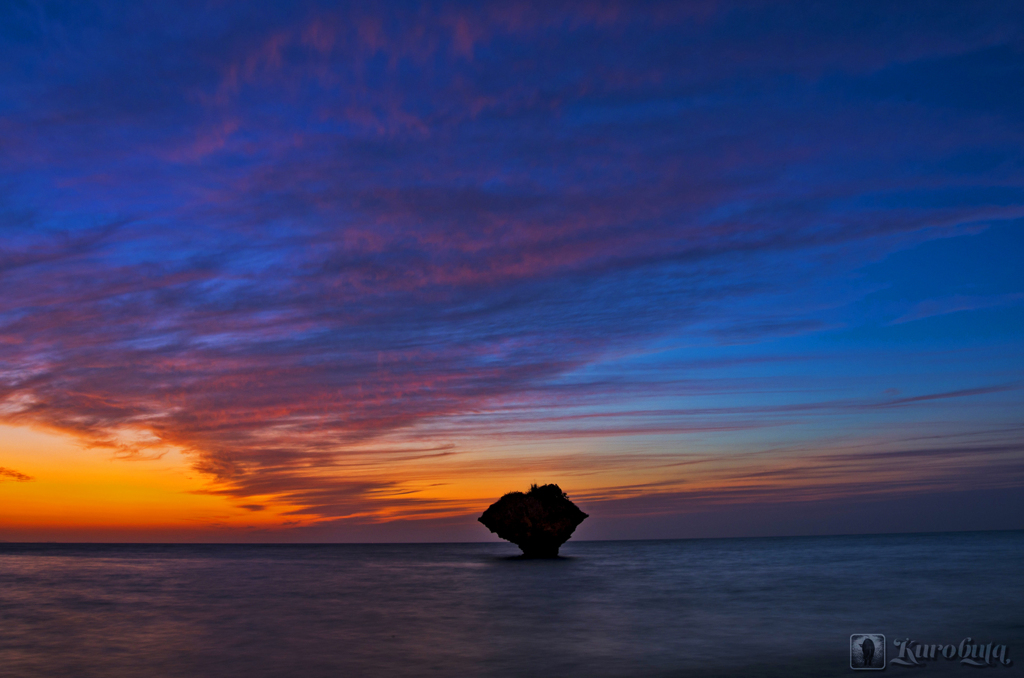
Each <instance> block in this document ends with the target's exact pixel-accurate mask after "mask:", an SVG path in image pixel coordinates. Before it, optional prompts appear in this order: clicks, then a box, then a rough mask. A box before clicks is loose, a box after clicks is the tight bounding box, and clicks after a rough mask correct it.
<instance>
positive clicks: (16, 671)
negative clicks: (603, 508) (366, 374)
mask: <svg viewBox="0 0 1024 678" xmlns="http://www.w3.org/2000/svg"><path fill="white" fill-rule="evenodd" d="M515 553H518V550H517V549H516V548H515V547H514V546H512V545H506V544H402V545H322V546H234V545H233V546H206V545H203V546H192V545H170V546H126V545H112V546H99V545H19V544H0V675H3V676H104V677H105V676H112V677H120V676H126V677H127V676H132V677H136V676H245V677H247V678H259V677H263V676H430V675H444V676H541V675H546V676H683V675H686V676H776V675H777V676H833V675H845V676H853V675H856V674H855V673H854V672H853V671H851V670H850V668H849V636H850V634H851V633H865V632H866V633H884V634H886V637H887V638H888V642H889V645H887V648H886V649H887V652H888V654H889V657H890V658H891V657H892V656H894V650H895V648H894V647H893V646H892V645H891V643H892V640H893V639H894V638H905V637H910V638H913V639H917V640H921V641H923V642H928V643H959V642H960V641H961V640H963V638H964V637H965V636H971V637H973V638H974V639H975V640H976V641H980V642H983V643H988V642H995V643H1003V644H1007V645H1009V646H1010V656H1011V657H1012V658H1013V659H1014V660H1015V661H1014V664H1013V666H1011V667H994V668H988V669H972V668H969V667H966V666H961V665H959V663H958V662H956V661H945V660H938V661H936V662H929V663H928V664H927V665H926V666H925V667H923V668H919V669H902V668H900V667H897V666H890V667H889V668H888V669H887V670H888V672H889V673H901V674H902V673H907V671H913V672H916V673H912V674H908V675H920V676H924V675H931V676H936V675H943V676H945V675H963V676H973V675H974V672H976V671H978V670H982V671H984V675H992V676H999V675H1006V676H1011V675H1022V674H1024V672H1022V669H1021V667H1022V666H1024V533H1022V532H1001V533H971V534H941V535H909V536H906V535H899V536H873V537H805V538H784V539H727V540H682V541H646V542H643V541H635V542H569V543H568V544H566V546H564V547H563V549H562V553H563V554H564V556H565V557H564V558H561V559H558V560H554V561H528V560H520V559H515V558H510V557H509V556H512V555H513V554H515Z"/></svg>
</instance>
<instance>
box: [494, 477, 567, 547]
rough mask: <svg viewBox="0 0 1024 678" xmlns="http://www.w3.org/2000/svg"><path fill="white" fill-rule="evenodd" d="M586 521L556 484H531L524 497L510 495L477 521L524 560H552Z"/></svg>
mask: <svg viewBox="0 0 1024 678" xmlns="http://www.w3.org/2000/svg"><path fill="white" fill-rule="evenodd" d="M586 518H587V514H586V513H584V512H583V511H581V510H579V509H578V508H577V507H576V504H574V503H572V502H571V501H569V497H568V496H566V494H565V492H562V488H560V487H558V485H541V486H540V487H537V486H536V485H533V486H531V487H530V491H529V492H527V493H525V494H524V493H522V492H509V493H508V494H506V495H505V496H504V497H502V498H501V499H499V500H498V501H496V502H494V503H493V504H491V506H490V507H489V508H488V509H487V510H486V511H484V514H483V515H482V516H480V517H479V518H478V520H479V521H480V522H481V523H483V524H484V526H485V527H486V528H487V529H488V530H490V531H491V532H494V533H495V534H497V535H498V536H499V537H501V538H502V539H507V540H508V541H510V542H512V543H513V544H515V545H516V546H518V547H519V548H521V549H522V550H523V555H525V556H526V557H527V558H554V557H556V556H557V555H558V548H559V547H560V546H561V545H562V544H564V543H565V542H567V541H568V540H569V537H571V536H572V533H573V531H574V530H575V529H576V527H577V526H578V525H579V524H580V523H582V522H583V521H584V520H585V519H586Z"/></svg>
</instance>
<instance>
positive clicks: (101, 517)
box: [0, 426, 285, 534]
mask: <svg viewBox="0 0 1024 678" xmlns="http://www.w3.org/2000/svg"><path fill="white" fill-rule="evenodd" d="M0 440H2V441H3V459H2V464H0V465H2V466H4V467H6V468H11V469H14V470H17V472H19V473H21V474H24V475H26V476H29V477H30V478H31V480H28V481H17V480H5V482H2V483H0V498H2V501H0V526H2V528H3V529H5V530H16V531H18V532H24V531H30V530H38V531H40V532H41V533H44V534H45V533H46V532H48V531H50V530H53V529H67V530H89V529H95V528H120V529H129V530H138V529H144V530H147V531H148V530H155V531H160V530H178V529H203V528H206V527H209V526H210V525H216V526H225V527H226V526H236V527H246V526H267V525H273V524H280V523H281V521H282V520H284V519H285V518H282V516H281V515H280V513H279V509H275V508H272V507H268V510H265V511H251V510H248V509H245V508H241V507H239V506H236V505H235V504H234V503H233V502H232V500H231V499H230V498H228V497H223V496H218V495H215V494H209V493H207V492H205V490H206V489H207V488H208V486H209V483H208V481H207V480H206V479H204V478H203V477H202V476H201V475H200V474H199V473H197V472H196V471H195V470H193V469H192V468H191V466H190V463H189V460H188V458H187V457H186V456H185V455H183V454H182V453H181V452H180V451H178V450H174V449H167V450H164V453H163V454H162V456H160V457H159V458H149V459H147V460H138V461H136V460H124V459H117V458H114V457H113V456H112V455H111V451H110V450H109V449H104V448H88V447H85V446H84V445H82V444H81V443H79V442H78V441H76V440H75V439H74V438H73V437H71V436H69V435H63V434H59V433H53V432H47V431H42V430H39V429H33V428H28V427H15V426H0Z"/></svg>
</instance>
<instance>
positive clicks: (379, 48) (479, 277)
mask: <svg viewBox="0 0 1024 678" xmlns="http://www.w3.org/2000/svg"><path fill="white" fill-rule="evenodd" d="M0 17H2V18H0V50H2V51H0V53H2V55H3V58H2V59H0V290H2V292H3V293H2V295H0V540H7V541H38V540H43V541H50V540H52V541H97V540H99V541H121V540H125V541H193V540H195V541H407V540H412V541H445V540H459V541H462V540H485V539H494V537H493V536H492V535H489V534H488V532H487V530H486V529H485V528H483V527H482V526H481V525H480V524H478V523H477V522H476V517H477V516H478V515H479V514H480V513H481V512H482V510H483V509H484V508H486V507H487V505H488V504H490V503H491V502H492V501H494V500H495V499H497V498H498V497H499V496H500V495H501V494H503V493H504V492H506V491H509V490H515V489H526V487H527V486H528V485H529V484H530V483H531V482H539V483H545V482H556V483H558V484H560V485H561V487H562V488H563V489H565V490H566V491H567V492H568V493H569V495H570V497H571V498H572V499H573V500H574V501H576V502H577V503H578V504H579V505H580V507H581V508H583V510H585V511H587V512H588V513H589V514H590V515H591V518H590V519H589V520H588V521H587V522H585V523H584V524H583V525H582V526H581V527H580V528H579V530H578V531H577V538H583V539H605V538H636V537H692V536H702V537H713V536H735V535H769V534H827V533H850V532H890V531H918V530H954V529H955V530H960V529H1006V528H1024V350H1022V348H1024V265H1022V264H1021V259H1022V256H1021V255H1022V254H1024V5H1022V4H1021V3H1020V2H1005V3H1000V2H983V3H967V2H948V3H944V2H935V1H934V0H927V1H925V2H919V3H913V2H906V3H891V2H877V3H868V2H864V3H860V2H858V3H835V2H816V3H788V4H786V5H785V6H782V5H780V4H779V3H775V2H763V3H759V2H737V3H731V2H717V1H713V0H707V1H700V2H685V3H684V2H669V3H657V2H650V3H635V2H623V3H615V2H602V3H571V4H562V3H558V2H551V1H547V2H538V3H520V2H515V1H514V0H513V1H510V2H493V3H486V4H481V3H470V2H467V3H464V4H455V3H426V4H424V3H358V4H339V3H333V2H330V3H327V2H325V3H322V4H317V3H308V2H292V1H289V2H277V3H261V2H257V3H241V2H238V3H232V2H214V1H210V2H206V3H202V2H196V3H187V2H169V1H166V2H165V1H163V0H154V1H151V2H149V1H147V2H121V3H116V2H102V3H98V4H96V3H88V2H81V3H79V2H74V3H68V2H54V3H38V2H20V1H15V2H13V3H11V2H8V3H4V4H3V6H2V8H0Z"/></svg>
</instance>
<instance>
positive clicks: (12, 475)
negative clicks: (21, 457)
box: [0, 466, 35, 483]
mask: <svg viewBox="0 0 1024 678" xmlns="http://www.w3.org/2000/svg"><path fill="white" fill-rule="evenodd" d="M5 477H6V478H7V479H8V480H17V481H18V482H21V483H24V482H28V481H30V480H35V479H34V478H32V476H27V475H25V474H24V473H19V472H18V471H15V470H14V469H10V468H4V467H2V466H0V480H3V479H4V478H5Z"/></svg>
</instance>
